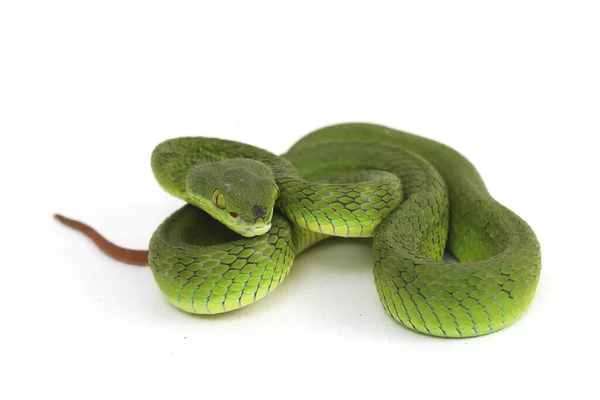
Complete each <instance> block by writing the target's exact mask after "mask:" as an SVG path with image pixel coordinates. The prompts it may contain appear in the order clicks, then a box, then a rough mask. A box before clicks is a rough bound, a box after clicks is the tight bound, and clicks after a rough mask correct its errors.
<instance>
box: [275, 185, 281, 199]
mask: <svg viewBox="0 0 600 400" xmlns="http://www.w3.org/2000/svg"><path fill="white" fill-rule="evenodd" d="M275 188H276V189H277V191H276V192H275V200H277V199H278V198H279V195H280V194H281V192H280V191H279V186H275Z"/></svg>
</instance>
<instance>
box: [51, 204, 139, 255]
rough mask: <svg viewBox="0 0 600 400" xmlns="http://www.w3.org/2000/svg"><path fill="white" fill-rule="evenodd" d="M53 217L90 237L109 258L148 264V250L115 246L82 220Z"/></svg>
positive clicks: (60, 216) (57, 215) (55, 215)
mask: <svg viewBox="0 0 600 400" xmlns="http://www.w3.org/2000/svg"><path fill="white" fill-rule="evenodd" d="M54 218H56V219H57V220H59V221H60V222H61V223H63V224H65V225H67V226H68V227H71V228H73V229H75V230H77V231H79V232H81V233H83V234H84V235H85V236H87V237H89V238H90V239H92V241H93V242H94V244H96V246H98V248H99V249H100V250H102V252H104V254H106V255H107V256H109V257H110V258H112V259H114V260H117V261H120V262H122V263H125V264H131V265H148V250H132V249H126V248H124V247H121V246H117V245H116V244H114V243H113V242H111V241H109V240H108V239H106V238H105V237H104V236H102V235H100V234H99V233H98V231H96V230H95V229H94V228H92V227H91V226H89V225H87V224H84V223H83V222H80V221H76V220H74V219H70V218H67V217H65V216H62V215H60V214H54Z"/></svg>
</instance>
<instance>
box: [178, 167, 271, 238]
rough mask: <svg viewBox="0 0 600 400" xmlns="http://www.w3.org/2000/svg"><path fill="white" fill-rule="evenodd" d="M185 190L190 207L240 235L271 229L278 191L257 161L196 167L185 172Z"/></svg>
mask: <svg viewBox="0 0 600 400" xmlns="http://www.w3.org/2000/svg"><path fill="white" fill-rule="evenodd" d="M186 189H187V195H188V197H189V201H190V203H191V204H193V205H195V206H197V207H199V208H201V209H203V210H204V211H206V212H207V213H208V214H210V215H211V216H212V217H213V218H215V219H216V220H218V221H220V222H221V223H222V224H224V225H225V226H227V227H228V228H229V229H231V230H233V231H235V232H237V233H239V234H240V235H242V236H246V237H253V236H258V235H262V234H264V233H266V232H267V231H268V230H269V229H270V228H271V219H272V217H273V208H274V206H275V201H276V200H277V198H278V196H279V189H278V187H277V184H276V183H275V176H274V175H273V171H271V168H269V167H268V166H267V165H265V164H263V163H261V162H259V161H256V160H250V159H246V158H235V159H228V160H221V161H215V162H209V163H204V164H198V165H195V166H194V167H192V168H190V170H189V171H188V174H187V177H186Z"/></svg>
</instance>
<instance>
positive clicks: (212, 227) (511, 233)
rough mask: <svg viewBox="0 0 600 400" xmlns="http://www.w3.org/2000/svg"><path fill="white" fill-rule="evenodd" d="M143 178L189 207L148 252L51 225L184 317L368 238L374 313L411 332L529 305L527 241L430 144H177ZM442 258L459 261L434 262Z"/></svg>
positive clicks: (373, 128)
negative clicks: (298, 263) (302, 258)
mask: <svg viewBox="0 0 600 400" xmlns="http://www.w3.org/2000/svg"><path fill="white" fill-rule="evenodd" d="M152 169H153V171H154V175H155V176H156V178H157V180H158V182H159V184H160V185H161V186H162V187H163V188H164V189H165V190H166V191H167V192H169V193H170V194H172V195H175V196H177V197H179V198H181V199H183V200H185V201H186V202H187V203H189V204H187V205H185V206H184V207H183V208H181V209H180V210H178V211H176V212H175V213H174V214H172V215H171V216H170V217H168V218H167V219H166V220H165V221H164V222H163V223H162V224H161V225H160V226H159V227H158V229H157V230H156V231H155V233H154V234H153V236H152V238H151V240H150V246H149V252H148V253H147V252H144V251H138V252H133V253H132V251H130V250H127V249H122V248H119V247H118V246H115V245H112V244H111V243H110V242H108V241H106V240H105V239H104V238H102V237H101V236H99V235H98V234H97V233H96V232H95V231H93V229H91V228H89V227H87V226H86V225H84V224H81V223H79V222H77V221H73V220H69V219H67V218H64V217H62V216H57V217H58V218H59V219H60V220H61V221H63V222H65V223H67V224H69V225H71V226H73V227H75V228H77V229H79V230H81V231H83V232H84V233H86V234H88V236H90V237H92V239H94V241H96V243H98V244H99V245H100V246H101V248H103V250H105V251H106V252H107V253H108V254H110V255H111V256H113V257H115V258H118V259H120V260H122V261H125V262H135V261H136V260H137V262H138V263H139V264H146V263H147V264H148V265H149V266H150V268H151V270H152V273H153V275H154V278H155V280H156V282H157V284H158V286H159V287H160V289H161V291H162V292H163V293H164V295H165V296H166V298H167V299H168V300H169V301H170V302H171V303H172V304H173V305H174V306H176V307H178V308H180V309H182V310H184V311H187V312H190V313H197V314H215V313H222V312H228V311H232V310H235V309H238V308H241V307H244V306H247V305H249V304H252V303H254V302H256V301H257V300H259V299H261V298H263V297H265V296H266V295H267V294H268V293H270V292H271V291H273V290H274V289H275V288H276V287H277V286H279V285H280V284H281V282H282V281H283V279H284V278H285V277H286V275H287V274H288V273H289V271H290V267H291V265H292V263H293V261H294V258H295V257H296V256H297V255H298V254H299V253H300V252H302V251H304V250H305V249H306V248H308V247H310V246H311V245H313V244H315V243H317V242H320V241H322V240H325V239H327V238H328V237H331V236H339V237H372V238H373V249H372V254H373V259H374V270H373V271H374V272H373V274H374V280H375V284H376V287H377V291H378V294H379V297H380V299H381V302H382V304H383V307H384V309H385V310H386V311H387V313H388V314H389V315H390V316H391V317H392V318H393V319H394V320H396V321H397V322H399V323H400V324H402V325H403V326H405V327H407V328H410V329H413V330H416V331H418V332H421V333H425V334H429V335H433V336H441V337H470V336H478V335H483V334H487V333H490V332H494V331H497V330H500V329H502V328H504V327H506V326H508V325H510V324H512V323H513V322H514V321H515V320H517V319H518V318H519V317H520V316H521V315H522V314H523V313H524V312H525V310H526V309H527V308H528V307H529V305H530V303H531V302H532V300H533V297H534V294H535V290H536V287H537V283H538V281H539V277H540V271H541V253H540V245H539V243H538V240H537V239H536V236H535V234H534V232H533V231H532V229H531V228H530V227H529V225H527V223H526V222H525V221H523V220H522V219H521V218H520V217H518V216H517V215H516V214H515V213H513V212H512V211H510V210H508V209H507V208H506V207H504V206H502V205H501V204H499V203H498V202H497V201H495V200H494V199H493V198H492V197H491V196H490V194H489V193H488V191H487V189H486V187H485V185H484V183H483V181H482V179H481V177H480V175H479V173H478V172H477V170H476V169H475V168H474V166H473V165H472V164H471V163H470V162H469V161H468V160H467V159H466V158H465V157H463V156H462V155H460V154H459V153H458V152H456V151H455V150H453V149H451V148H450V147H447V146H445V145H443V144H440V143H438V142H435V141H432V140H429V139H426V138H423V137H420V136H416V135H413V134H409V133H405V132H401V131H397V130H393V129H390V128H387V127H384V126H379V125H372V124H359V123H349V124H340V125H333V126H328V127H325V128H322V129H319V130H317V131H314V132H312V133H310V134H308V135H307V136H305V137H304V138H302V139H301V140H300V141H298V142H297V143H296V144H295V145H294V146H293V147H292V148H291V149H290V150H289V151H288V152H287V153H286V154H285V155H283V156H280V157H278V156H276V155H274V154H271V153H270V152H268V151H265V150H262V149H259V148H256V147H253V146H250V145H246V144H243V143H239V142H234V141H228V140H221V139H212V138H202V137H197V138H192V137H188V138H177V139H170V140H167V141H165V142H163V143H161V144H159V145H158V146H157V147H156V149H155V150H154V152H153V154H152ZM110 246H112V247H110ZM446 250H447V251H448V252H450V253H451V254H452V255H453V256H454V257H455V258H456V259H457V260H458V262H446V261H443V256H444V252H445V251H446Z"/></svg>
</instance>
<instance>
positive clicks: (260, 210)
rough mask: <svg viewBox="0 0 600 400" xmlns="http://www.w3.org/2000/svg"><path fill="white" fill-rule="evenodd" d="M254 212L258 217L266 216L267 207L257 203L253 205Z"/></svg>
mask: <svg viewBox="0 0 600 400" xmlns="http://www.w3.org/2000/svg"><path fill="white" fill-rule="evenodd" d="M252 212H253V213H254V216H255V217H256V218H264V217H266V216H267V209H266V208H265V206H259V205H255V206H254V207H252Z"/></svg>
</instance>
